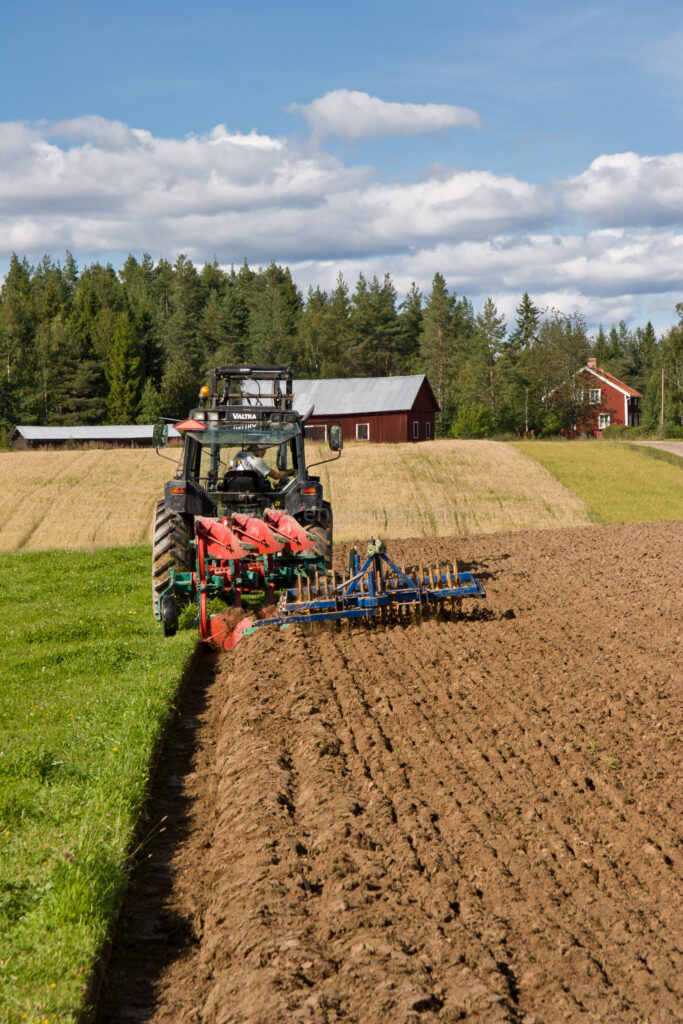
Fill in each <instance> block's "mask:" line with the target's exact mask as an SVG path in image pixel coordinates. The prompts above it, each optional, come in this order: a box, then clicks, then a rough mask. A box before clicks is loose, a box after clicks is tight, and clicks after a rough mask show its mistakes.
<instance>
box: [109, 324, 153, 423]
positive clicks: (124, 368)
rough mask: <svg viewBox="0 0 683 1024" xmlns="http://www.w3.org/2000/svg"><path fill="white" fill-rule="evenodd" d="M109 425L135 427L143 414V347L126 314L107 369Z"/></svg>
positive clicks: (110, 354)
mask: <svg viewBox="0 0 683 1024" xmlns="http://www.w3.org/2000/svg"><path fill="white" fill-rule="evenodd" d="M106 376H107V382H108V384H109V394H108V395H107V418H108V420H109V422H110V423H134V422H135V420H136V419H137V416H138V413H139V411H140V396H141V395H142V389H143V384H144V378H143V376H142V359H141V355H140V346H139V344H138V342H137V339H136V338H135V336H134V333H133V330H132V327H131V323H130V318H129V317H128V314H127V313H119V315H118V316H117V318H116V324H115V326H114V337H113V340H112V344H111V348H110V350H109V358H108V360H107V365H106Z"/></svg>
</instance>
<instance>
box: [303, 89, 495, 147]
mask: <svg viewBox="0 0 683 1024" xmlns="http://www.w3.org/2000/svg"><path fill="white" fill-rule="evenodd" d="M285 110H286V112H287V113H289V114H298V115H300V116H302V117H303V118H305V120H306V121H307V122H308V124H309V127H310V129H311V131H312V133H313V136H314V137H315V138H317V139H321V138H324V137H326V136H329V135H335V136H337V137H339V138H341V139H345V140H346V141H347V142H359V141H360V140H361V139H377V138H382V137H386V136H390V135H426V134H430V133H435V132H442V131H444V130H445V129H446V128H479V127H480V124H481V121H480V117H479V114H477V112H476V111H474V110H468V109H467V107H454V106H451V105H450V104H447V103H389V102H387V101H386V100H380V99H378V97H377V96H370V95H368V93H366V92H357V91H355V90H348V89H335V90H334V91H333V92H328V93H325V95H324V96H320V97H318V98H317V99H315V100H313V101H312V102H311V103H305V104H301V103H291V104H290V105H289V106H288V107H286V108H285Z"/></svg>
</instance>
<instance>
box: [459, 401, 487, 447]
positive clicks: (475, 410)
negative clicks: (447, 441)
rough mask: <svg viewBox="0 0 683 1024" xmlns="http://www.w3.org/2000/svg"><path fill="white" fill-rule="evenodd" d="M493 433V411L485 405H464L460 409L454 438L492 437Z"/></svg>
mask: <svg viewBox="0 0 683 1024" xmlns="http://www.w3.org/2000/svg"><path fill="white" fill-rule="evenodd" d="M492 433H493V420H492V417H491V410H490V409H488V408H487V407H486V406H485V405H462V406H460V408H459V409H458V412H457V415H456V417H455V421H454V423H453V429H452V432H451V436H452V437H459V438H463V439H470V438H474V437H490V435H491V434H492Z"/></svg>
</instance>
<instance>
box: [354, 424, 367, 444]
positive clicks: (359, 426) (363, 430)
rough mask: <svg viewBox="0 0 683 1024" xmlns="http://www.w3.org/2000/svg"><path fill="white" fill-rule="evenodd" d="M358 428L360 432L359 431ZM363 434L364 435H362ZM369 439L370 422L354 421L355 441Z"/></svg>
mask: <svg viewBox="0 0 683 1024" xmlns="http://www.w3.org/2000/svg"><path fill="white" fill-rule="evenodd" d="M359 430H360V431H361V433H359ZM363 434H365V436H363ZM369 440H370V424H369V423H356V441H369Z"/></svg>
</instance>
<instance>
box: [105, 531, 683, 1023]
mask: <svg viewBox="0 0 683 1024" xmlns="http://www.w3.org/2000/svg"><path fill="white" fill-rule="evenodd" d="M390 554H391V556H392V557H393V558H394V560H395V561H397V563H399V564H400V563H407V564H416V563H422V564H424V565H429V564H430V563H431V564H436V563H438V562H440V561H443V560H448V559H452V558H453V557H457V558H458V559H459V561H460V563H461V567H462V568H471V569H472V570H473V571H475V572H476V573H479V574H480V576H481V578H482V581H483V582H484V584H485V586H486V590H487V597H486V600H485V601H481V602H478V603H472V604H470V606H469V611H467V606H465V609H464V612H465V614H464V616H463V618H462V619H461V620H460V621H440V620H438V619H436V618H433V617H432V618H430V619H428V620H426V621H424V622H423V623H422V624H421V625H418V624H417V623H416V622H411V623H410V624H409V625H407V626H403V627H401V626H395V627H389V628H387V629H385V630H379V629H375V628H354V629H352V630H351V631H348V630H346V629H338V630H332V631H322V632H315V633H305V632H303V631H299V630H297V629H291V630H286V631H284V632H283V633H281V634H277V633H266V632H264V631H261V632H260V633H259V634H257V635H255V636H252V637H247V638H245V640H243V641H242V643H240V645H239V646H238V647H237V648H236V649H235V651H233V652H232V653H231V654H226V655H222V656H219V657H215V656H213V657H209V658H207V660H206V662H205V671H204V673H203V674H201V675H200V676H198V678H197V679H196V680H195V682H194V684H193V686H192V687H191V688H190V691H189V692H188V694H187V695H186V698H185V701H186V705H185V706H184V707H183V709H182V712H181V717H180V720H179V725H178V728H177V729H176V730H175V741H174V742H175V744H176V746H174V745H173V743H171V744H170V745H169V748H168V750H167V751H166V753H165V755H164V756H165V762H164V763H165V769H164V771H163V772H162V774H161V776H160V784H159V790H158V792H157V794H156V796H155V803H154V804H153V806H152V808H151V814H152V823H151V827H152V830H153V832H154V838H153V840H152V841H151V842H150V844H148V846H146V847H145V851H146V853H147V852H149V854H150V856H149V857H145V859H144V863H141V864H140V865H139V868H138V870H137V873H136V875H135V876H134V879H133V882H132V885H131V891H130V898H129V902H128V904H127V905H126V907H125V909H124V913H123V915H122V920H121V927H120V930H119V934H118V937H117V939H116V942H115V951H114V957H113V960H112V963H111V966H110V971H109V975H108V979H107V983H106V985H105V987H104V989H103V993H102V998H101V1000H100V1005H99V1010H98V1018H97V1021H98V1024H114V1022H117V1024H123V1022H124V1021H130V1020H137V1021H147V1022H149V1024H162V1022H163V1024H167V1022H171V1021H173V1022H176V1021H180V1020H182V1021H190V1022H196V1024H238V1022H239V1024H277V1022H280V1021H282V1022H287V1024H288V1022H290V1021H293V1022H299V1021H301V1022H303V1021H313V1022H323V1024H325V1022H335V1024H336V1022H340V1024H341V1022H343V1024H349V1022H358V1024H361V1022H363V1024H364V1022H366V1021H372V1022H373V1024H374V1022H378V1024H383V1022H386V1024H445V1022H448V1024H450V1022H454V1021H459V1020H466V1021H469V1022H474V1024H484V1022H486V1024H494V1022H503V1021H507V1022H513V1024H516V1022H522V1021H523V1022H524V1024H534V1022H535V1024H541V1022H545V1021H555V1020H564V1021H568V1022H570V1024H584V1022H586V1021H595V1022H598V1021H604V1020H609V1021H610V1022H614V1024H632V1022H634V1021H642V1022H643V1024H645V1022H650V1024H659V1022H668V1021H671V1022H673V1021H676V1020H677V1019H678V1016H679V1006H680V1004H681V995H682V993H681V982H680V978H681V967H682V966H683V964H682V963H681V950H680V934H681V931H682V929H681V925H682V924H683V918H682V915H681V906H682V901H681V886H680V875H681V871H680V868H681V844H680V821H681V812H682V810H683V808H682V806H681V804H682V801H681V787H680V741H679V735H680V729H681V724H682V723H681V718H682V717H683V716H682V715H681V689H680V681H681V680H680V668H679V660H678V659H679V646H678V644H679V640H678V638H679V634H680V620H681V614H680V613H681V601H680V582H679V572H680V564H681V556H682V555H683V525H682V524H680V523H659V524H641V525H637V526H636V525H627V526H618V527H582V528H579V529H572V530H565V531H559V530H558V531H544V532H543V533H541V534H531V533H522V534H499V535H494V536H480V537H468V538H453V539H452V540H449V539H445V538H439V539H438V540H437V539H434V540H425V541H419V542H413V541H396V542H394V543H393V544H392V549H391V551H390ZM345 562H346V552H345V551H341V552H340V564H342V565H343V564H345ZM162 817H164V818H165V821H164V824H165V827H166V831H165V832H163V833H162V832H158V831H156V828H157V826H160V825H161V824H162V823H161V821H160V819H161V818H162Z"/></svg>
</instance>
